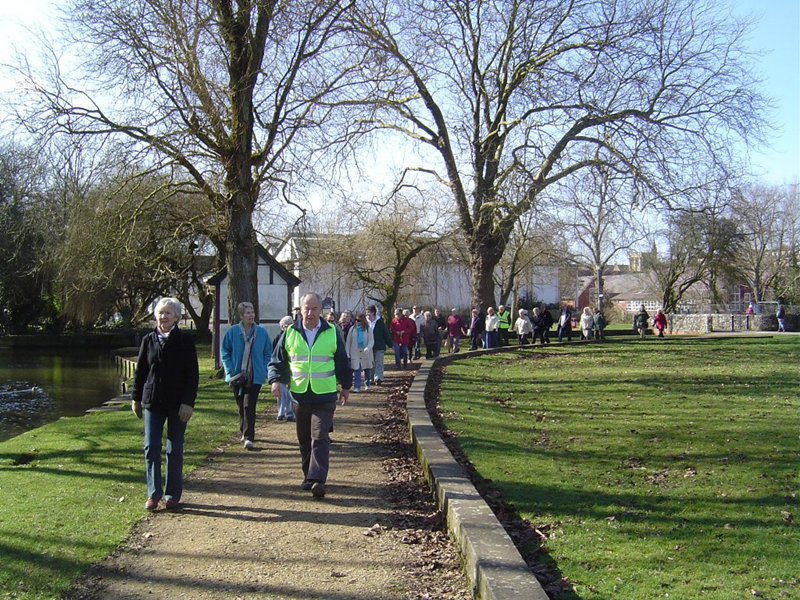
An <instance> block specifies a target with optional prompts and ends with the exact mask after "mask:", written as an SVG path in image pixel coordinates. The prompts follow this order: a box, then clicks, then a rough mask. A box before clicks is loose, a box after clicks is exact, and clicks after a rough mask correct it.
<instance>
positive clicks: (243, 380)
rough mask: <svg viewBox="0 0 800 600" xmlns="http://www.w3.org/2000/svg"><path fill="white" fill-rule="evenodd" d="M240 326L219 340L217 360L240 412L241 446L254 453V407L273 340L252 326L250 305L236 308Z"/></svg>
mask: <svg viewBox="0 0 800 600" xmlns="http://www.w3.org/2000/svg"><path fill="white" fill-rule="evenodd" d="M236 312H238V313H239V319H240V320H239V323H237V324H236V325H233V326H232V327H231V328H230V329H228V331H226V332H225V337H223V338H222V347H221V351H220V361H221V362H222V366H223V368H224V369H225V381H227V382H228V384H229V385H230V386H231V388H232V389H233V396H234V398H235V399H236V406H237V408H238V409H239V433H240V434H241V436H242V444H243V445H244V447H245V448H246V449H247V450H253V448H254V447H255V446H254V442H255V438H256V404H257V402H258V394H259V393H260V392H261V386H262V385H264V383H265V382H266V381H267V363H269V359H270V357H271V356H272V340H271V339H270V337H269V334H268V333H267V330H266V329H264V328H263V327H260V326H258V325H256V324H255V320H256V312H255V308H254V307H253V305H252V304H251V303H250V302H240V303H239V306H237V307H236Z"/></svg>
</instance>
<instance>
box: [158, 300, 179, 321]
mask: <svg viewBox="0 0 800 600" xmlns="http://www.w3.org/2000/svg"><path fill="white" fill-rule="evenodd" d="M165 306H169V308H170V310H172V312H174V313H175V316H176V317H178V319H180V318H181V315H183V305H182V304H181V301H180V300H178V299H177V298H170V297H167V298H161V300H159V301H158V302H157V303H156V307H155V308H154V309H153V316H154V317H155V318H156V319H158V313H159V311H160V310H161V309H162V308H164V307H165Z"/></svg>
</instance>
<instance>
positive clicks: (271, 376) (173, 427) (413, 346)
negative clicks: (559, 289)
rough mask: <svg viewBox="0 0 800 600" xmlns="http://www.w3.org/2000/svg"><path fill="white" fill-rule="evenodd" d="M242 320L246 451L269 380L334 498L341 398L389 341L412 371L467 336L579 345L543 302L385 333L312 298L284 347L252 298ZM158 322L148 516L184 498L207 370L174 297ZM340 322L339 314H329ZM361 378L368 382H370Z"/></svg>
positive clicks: (594, 330) (225, 345) (395, 326)
mask: <svg viewBox="0 0 800 600" xmlns="http://www.w3.org/2000/svg"><path fill="white" fill-rule="evenodd" d="M237 311H238V314H239V318H240V319H239V323H237V324H236V325H233V326H232V327H230V328H229V329H228V330H227V332H226V333H225V336H224V338H223V340H222V344H221V346H220V348H221V353H220V359H221V362H222V366H223V368H224V371H225V381H227V382H228V383H229V385H230V386H231V389H232V390H233V395H234V399H235V401H236V406H237V408H238V412H239V433H240V435H241V442H242V445H243V446H244V448H245V449H247V450H253V449H254V448H255V442H256V439H255V428H256V406H257V403H258V396H259V393H260V392H261V388H262V386H263V385H265V384H269V385H270V391H271V392H272V394H273V395H274V396H275V398H276V401H277V408H278V415H277V419H278V421H284V420H285V421H288V422H295V427H296V430H297V439H298V443H299V446H300V456H301V466H302V471H303V480H302V483H301V486H300V487H301V489H303V490H309V491H311V492H312V494H313V495H314V496H315V497H318V498H321V497H324V496H325V493H326V489H325V483H326V481H327V476H328V469H329V455H330V445H331V441H330V435H329V434H330V431H331V430H332V428H333V415H334V412H335V410H336V405H337V401H338V402H339V403H341V405H342V406H344V405H345V404H347V400H348V397H349V394H350V391H351V388H352V391H353V392H359V391H361V387H362V384H363V386H364V388H365V389H366V390H369V389H370V386H372V385H375V384H377V385H381V383H382V382H383V364H384V355H385V352H386V350H387V348H388V347H389V346H392V348H393V349H394V352H395V366H396V367H397V368H398V369H403V368H405V367H406V366H407V364H408V361H409V359H412V358H420V348H421V345H422V343H424V345H425V347H426V357H427V358H434V357H436V356H438V355H439V353H440V351H441V347H442V345H443V341H444V344H445V345H446V347H447V349H448V350H449V351H450V352H453V353H455V352H458V351H459V343H460V340H461V338H462V337H463V336H468V337H469V340H470V349H471V350H475V349H478V347H479V346H483V347H485V348H493V347H496V346H499V345H506V344H508V343H509V332H510V331H513V332H515V333H516V334H517V338H518V341H519V344H528V343H535V342H536V340H537V339H538V340H539V341H540V342H541V343H542V344H547V343H550V334H549V331H550V329H551V327H552V325H553V324H557V325H558V341H559V342H560V341H562V340H563V339H564V338H565V337H566V339H567V341H570V340H571V339H572V313H571V310H570V308H569V306H563V307H562V309H561V313H560V315H559V319H558V320H557V321H554V319H553V318H552V315H551V314H550V311H549V310H548V309H547V308H546V307H545V306H541V307H537V308H534V309H533V311H532V312H533V314H532V316H531V317H529V316H528V311H527V310H525V309H520V310H519V312H518V315H519V316H518V318H517V319H516V320H515V321H514V322H513V323H512V322H511V315H510V311H507V310H506V308H505V307H504V306H502V305H500V306H499V307H498V310H497V311H495V310H494V309H493V308H491V307H490V308H489V309H487V311H486V314H483V313H482V312H481V311H480V310H479V309H478V308H475V309H473V310H472V314H471V317H470V319H469V321H468V323H469V324H468V325H467V323H466V322H465V320H464V319H462V317H461V316H460V315H459V314H458V311H457V310H456V309H453V310H452V311H451V314H450V316H449V317H447V318H444V316H443V315H442V314H441V312H440V311H439V309H435V310H434V312H430V311H427V312H424V313H423V312H421V311H420V310H419V309H418V307H416V306H415V307H414V308H413V313H412V312H411V311H408V310H405V311H404V310H402V309H397V312H396V315H395V318H394V319H393V320H392V322H391V324H390V325H389V326H387V325H386V324H385V323H384V322H383V320H382V319H381V317H380V316H379V315H378V313H377V309H376V308H375V306H368V307H367V309H366V312H365V314H363V315H356V316H355V317H353V315H352V314H348V313H347V312H346V313H344V314H343V315H342V318H341V319H340V321H339V323H336V322H335V319H333V320H332V321H333V322H329V319H327V318H326V319H322V318H321V312H322V298H321V297H320V296H319V295H318V294H313V293H311V294H306V296H304V298H303V300H302V302H301V306H300V307H298V308H297V309H296V314H295V315H294V316H286V317H284V318H283V319H281V321H280V328H281V334H280V337H279V338H278V339H277V341H276V342H275V344H274V346H273V344H272V340H271V339H270V336H269V334H268V333H267V331H266V329H264V328H263V327H259V326H257V325H256V324H255V317H256V314H255V308H254V306H253V305H252V304H251V303H249V302H242V303H240V304H239V306H238V307H237ZM153 312H154V316H155V318H156V322H157V326H156V328H155V330H154V331H152V332H150V333H148V334H147V335H146V336H145V337H144V339H143V340H142V344H141V347H140V350H139V357H138V361H137V370H136V376H135V380H134V386H133V399H132V403H131V408H132V410H133V412H134V413H135V414H136V416H137V417H139V418H141V419H143V420H144V455H145V473H146V480H147V502H146V503H145V508H146V509H147V510H155V509H156V508H157V507H158V506H159V505H160V503H161V501H162V500H163V501H164V505H165V508H167V509H168V510H175V509H179V508H181V495H182V492H183V443H184V435H185V432H186V424H187V423H188V421H189V419H190V418H191V417H192V414H193V411H194V404H195V399H196V397H197V388H198V384H199V374H198V373H199V371H198V363H197V350H196V348H195V345H194V342H193V341H192V338H191V336H189V335H187V334H184V333H181V330H180V328H179V327H178V326H177V325H178V322H179V321H180V318H181V314H182V306H181V303H180V302H179V301H178V300H177V299H176V298H162V299H161V300H160V301H159V302H158V303H157V305H156V307H155V310H154V311H153ZM329 317H330V315H329ZM648 321H649V315H648V314H647V311H646V310H645V309H644V306H642V307H641V310H640V311H639V312H638V313H637V314H636V315H635V316H634V328H635V329H637V330H638V331H639V334H640V335H641V336H642V337H644V336H645V333H646V331H647V327H648ZM605 324H606V321H605V317H604V316H603V314H602V312H600V311H599V310H597V309H595V311H594V312H592V310H591V309H590V308H588V307H587V308H585V309H584V310H583V314H582V316H581V318H580V328H581V335H582V337H584V338H586V339H593V338H594V339H597V338H602V335H603V329H604V328H605ZM666 324H667V321H666V317H665V316H664V313H663V312H662V311H661V310H659V311H658V313H657V314H656V316H655V318H654V319H653V325H654V327H655V328H656V330H657V331H658V335H659V337H663V336H664V329H665V328H666ZM362 373H363V377H362ZM165 426H166V428H167V442H166V452H165V455H166V477H165V478H164V481H163V484H162V472H161V444H162V441H161V440H162V435H163V431H164V427H165Z"/></svg>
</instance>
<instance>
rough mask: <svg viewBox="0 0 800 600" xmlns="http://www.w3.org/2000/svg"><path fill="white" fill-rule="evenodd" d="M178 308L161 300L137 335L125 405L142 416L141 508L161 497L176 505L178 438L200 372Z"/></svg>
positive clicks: (190, 408) (171, 506) (170, 300)
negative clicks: (152, 325)
mask: <svg viewBox="0 0 800 600" xmlns="http://www.w3.org/2000/svg"><path fill="white" fill-rule="evenodd" d="M182 312H183V307H182V306H181V303H180V302H179V301H178V300H177V299H176V298H162V299H161V300H159V301H158V304H156V308H155V310H154V311H153V314H154V315H155V317H156V321H157V322H158V326H157V327H156V329H155V331H152V332H150V333H148V334H147V335H146V336H144V338H143V339H142V345H141V347H140V348H139V358H138V360H137V363H136V376H135V378H134V383H133V400H132V401H131V409H132V410H133V413H134V414H135V415H136V416H137V417H139V418H140V419H142V418H143V419H144V462H145V477H146V480H147V502H145V505H144V507H145V509H146V510H155V509H156V508H158V504H159V502H160V501H161V498H162V497H163V498H164V500H165V502H166V508H167V510H177V509H180V508H181V496H182V494H183V439H184V435H185V433H186V424H187V423H188V422H189V419H191V418H192V412H193V411H194V401H195V398H196V397H197V386H198V383H199V380H200V374H199V371H198V366H197V350H196V349H195V346H194V341H192V338H191V337H189V336H188V335H187V334H185V333H182V332H181V330H180V328H179V327H178V321H180V318H181V313H182ZM165 424H166V426H167V448H166V463H167V476H166V478H165V479H164V482H163V485H162V481H161V437H162V435H163V433H164V425H165Z"/></svg>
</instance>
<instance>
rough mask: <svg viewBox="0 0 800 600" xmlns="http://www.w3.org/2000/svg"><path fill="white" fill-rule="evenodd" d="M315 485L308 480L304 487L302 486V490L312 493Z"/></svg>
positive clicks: (305, 481)
mask: <svg viewBox="0 0 800 600" xmlns="http://www.w3.org/2000/svg"><path fill="white" fill-rule="evenodd" d="M313 485H314V482H313V481H309V480H308V479H306V480H304V481H303V485H301V486H300V489H301V490H303V491H304V492H310V491H311V488H312V486H313Z"/></svg>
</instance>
